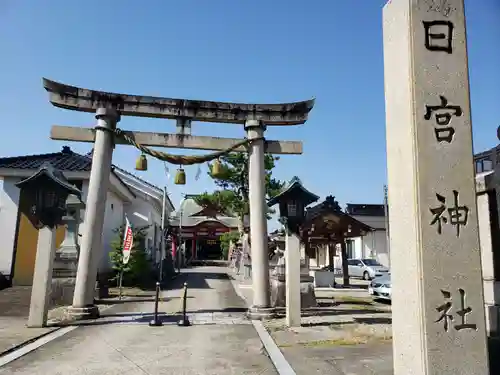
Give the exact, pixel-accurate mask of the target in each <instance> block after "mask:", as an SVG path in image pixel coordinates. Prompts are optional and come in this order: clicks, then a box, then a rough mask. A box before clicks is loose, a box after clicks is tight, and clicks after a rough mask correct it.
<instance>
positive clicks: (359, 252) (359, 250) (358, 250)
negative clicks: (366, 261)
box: [347, 237, 363, 259]
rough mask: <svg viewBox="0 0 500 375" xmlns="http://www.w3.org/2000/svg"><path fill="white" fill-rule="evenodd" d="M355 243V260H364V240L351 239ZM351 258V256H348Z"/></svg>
mask: <svg viewBox="0 0 500 375" xmlns="http://www.w3.org/2000/svg"><path fill="white" fill-rule="evenodd" d="M351 240H352V241H353V254H352V257H353V258H354V259H361V258H363V238H362V237H355V238H352V239H351ZM347 256H348V257H349V254H347Z"/></svg>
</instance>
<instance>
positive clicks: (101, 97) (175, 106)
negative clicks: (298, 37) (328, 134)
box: [43, 78, 314, 125]
mask: <svg viewBox="0 0 500 375" xmlns="http://www.w3.org/2000/svg"><path fill="white" fill-rule="evenodd" d="M43 87H44V88H45V90H47V91H48V92H49V100H50V102H51V103H52V104H53V105H54V106H56V107H59V108H65V109H70V110H74V111H80V112H92V113H93V112H95V111H96V110H97V109H98V108H100V107H105V108H107V107H112V108H115V109H117V110H118V111H119V112H120V114H122V115H124V116H139V117H156V118H168V119H177V118H182V117H184V118H189V119H192V120H194V121H206V122H225V123H234V124H244V123H245V121H246V120H250V119H251V120H261V121H263V122H264V123H265V124H266V125H298V124H303V123H304V122H306V121H307V118H308V114H309V112H310V111H311V109H312V108H313V107H314V99H310V100H305V101H299V102H290V103H277V104H249V103H228V102H215V101H206V100H188V99H174V98H165V97H154V96H145V95H128V94H119V93H112V92H104V91H97V90H91V89H86V88H81V87H76V86H70V85H66V84H63V83H60V82H55V81H52V80H49V79H46V78H43Z"/></svg>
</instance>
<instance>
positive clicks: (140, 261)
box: [109, 225, 153, 286]
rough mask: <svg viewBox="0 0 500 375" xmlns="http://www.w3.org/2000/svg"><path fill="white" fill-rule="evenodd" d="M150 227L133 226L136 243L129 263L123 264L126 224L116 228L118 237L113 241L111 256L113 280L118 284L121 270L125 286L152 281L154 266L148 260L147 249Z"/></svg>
mask: <svg viewBox="0 0 500 375" xmlns="http://www.w3.org/2000/svg"><path fill="white" fill-rule="evenodd" d="M148 228H149V226H144V227H138V228H132V233H133V234H134V243H133V246H132V250H131V251H130V258H129V261H128V263H127V264H123V235H124V232H125V226H124V225H122V226H121V227H119V228H117V229H115V230H114V232H115V233H116V238H115V240H114V241H112V242H111V247H112V248H113V251H112V252H110V253H109V257H110V260H111V264H112V268H113V271H114V273H115V275H114V277H113V278H112V279H111V281H115V282H116V284H117V285H118V283H119V278H120V273H121V272H123V280H122V285H123V286H143V285H145V284H146V283H149V282H150V281H151V280H150V279H151V277H152V268H153V267H152V265H151V263H150V262H149V260H148V256H147V253H146V250H145V242H146V241H145V240H146V235H147V230H148Z"/></svg>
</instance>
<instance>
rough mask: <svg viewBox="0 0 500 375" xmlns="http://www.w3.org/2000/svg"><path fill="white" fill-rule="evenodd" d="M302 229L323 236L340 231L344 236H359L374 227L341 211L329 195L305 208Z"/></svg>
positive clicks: (333, 198)
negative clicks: (318, 202)
mask: <svg viewBox="0 0 500 375" xmlns="http://www.w3.org/2000/svg"><path fill="white" fill-rule="evenodd" d="M302 229H303V230H307V229H309V230H313V231H316V232H317V233H319V234H320V235H325V236H330V235H334V234H339V233H340V234H342V235H343V236H345V237H359V236H361V235H363V233H364V232H370V231H372V230H373V229H374V228H372V227H371V226H369V225H367V224H365V223H363V222H361V221H359V220H357V219H356V218H354V217H352V216H351V215H349V214H348V213H345V212H343V211H342V209H341V207H340V205H339V204H338V202H337V201H336V200H335V197H332V196H329V197H327V198H326V199H325V200H324V201H323V202H322V203H320V204H318V205H316V206H313V207H311V208H309V209H307V211H306V218H305V222H304V224H303V225H302Z"/></svg>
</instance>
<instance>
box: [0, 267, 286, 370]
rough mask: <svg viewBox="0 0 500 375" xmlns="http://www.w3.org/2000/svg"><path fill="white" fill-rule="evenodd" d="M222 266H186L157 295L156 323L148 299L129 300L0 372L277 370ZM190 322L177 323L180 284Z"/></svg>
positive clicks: (8, 365)
mask: <svg viewBox="0 0 500 375" xmlns="http://www.w3.org/2000/svg"><path fill="white" fill-rule="evenodd" d="M225 271H227V269H225V268H222V267H211V268H210V267H200V268H194V269H190V270H187V271H185V273H184V275H183V276H182V277H179V278H178V279H177V280H176V281H175V282H174V286H173V288H172V289H171V290H168V291H165V292H163V293H162V300H163V301H162V302H161V303H160V309H159V310H160V311H161V312H162V313H163V314H162V315H161V318H162V320H163V321H164V326H163V327H149V326H148V324H147V323H148V322H149V320H150V319H151V312H152V310H153V302H130V301H123V303H122V304H120V305H117V306H115V307H112V308H110V309H109V310H107V311H106V313H105V314H106V316H105V317H104V318H102V319H99V320H95V321H87V322H82V323H80V324H81V325H82V326H81V327H78V328H77V329H75V330H74V331H72V332H70V333H68V334H66V335H64V336H62V337H60V338H58V339H56V340H54V341H52V342H50V343H48V344H46V345H44V346H42V347H40V348H39V349H37V350H35V351H33V352H31V353H29V354H27V355H25V356H23V357H21V358H19V359H17V360H15V361H13V362H11V363H9V364H7V365H6V366H4V367H1V368H0V374H1V375H3V374H12V373H15V374H18V375H22V374H26V375H27V374H30V375H35V374H54V375H56V374H64V375H72V374H75V375H76V374H86V375H90V374H120V375H132V374H172V375H177V374H179V375H180V374H185V375H191V374H193V375H194V374H217V375H229V374H231V375H233V374H234V375H244V374H247V375H251V374H255V375H257V374H261V375H262V374H277V373H276V371H275V369H274V367H273V365H272V363H271V361H270V360H269V358H268V357H267V356H266V355H265V351H264V350H263V348H262V344H261V342H260V339H259V337H258V335H257V333H256V331H255V329H254V327H253V326H252V325H251V324H250V322H248V321H247V320H246V319H245V317H244V312H245V310H246V308H245V303H244V302H243V301H242V300H241V298H239V297H238V296H237V294H236V292H235V291H234V288H233V286H232V284H231V281H230V280H229V278H228V277H227V275H226V273H225ZM184 281H187V282H188V284H189V292H188V312H189V316H190V318H191V320H192V323H193V326H191V327H178V326H177V325H176V324H175V323H176V321H177V319H179V317H180V316H179V314H178V311H179V310H180V307H181V299H180V298H179V297H180V296H181V294H182V283H183V282H184Z"/></svg>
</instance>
